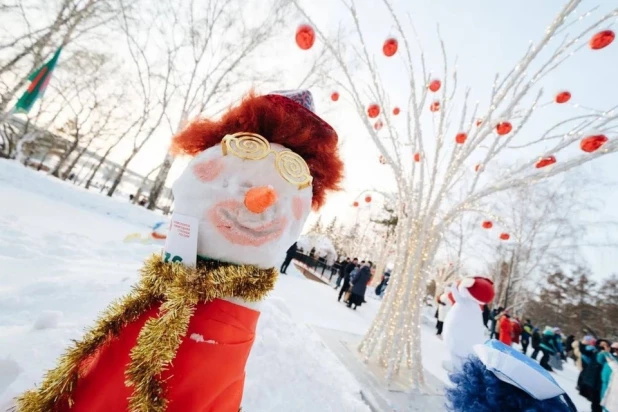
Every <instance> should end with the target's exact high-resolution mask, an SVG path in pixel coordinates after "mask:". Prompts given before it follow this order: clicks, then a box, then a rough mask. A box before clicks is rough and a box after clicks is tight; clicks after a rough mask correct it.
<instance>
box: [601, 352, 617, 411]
mask: <svg viewBox="0 0 618 412" xmlns="http://www.w3.org/2000/svg"><path fill="white" fill-rule="evenodd" d="M601 349H602V350H601V351H600V352H599V353H598V354H597V362H598V363H599V364H600V365H602V366H601V394H600V395H601V396H600V400H601V401H603V400H604V398H605V395H606V392H607V389H608V387H609V383H610V381H611V379H612V368H611V362H616V361H618V359H617V358H616V357H615V356H614V354H613V353H612V349H611V347H610V345H609V343H607V342H603V344H602V346H601ZM607 410H608V409H607V408H606V407H604V408H603V411H604V412H606V411H607ZM610 410H611V409H610ZM614 410H616V409H614Z"/></svg>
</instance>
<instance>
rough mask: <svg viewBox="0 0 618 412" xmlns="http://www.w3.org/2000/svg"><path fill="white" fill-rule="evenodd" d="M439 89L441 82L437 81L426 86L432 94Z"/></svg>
mask: <svg viewBox="0 0 618 412" xmlns="http://www.w3.org/2000/svg"><path fill="white" fill-rule="evenodd" d="M440 87H442V82H441V81H440V80H438V79H434V80H432V81H430V82H429V86H427V88H428V89H429V90H430V91H432V92H434V93H435V92H437V91H438V90H440Z"/></svg>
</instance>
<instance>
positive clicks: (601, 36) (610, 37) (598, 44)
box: [588, 30, 616, 50]
mask: <svg viewBox="0 0 618 412" xmlns="http://www.w3.org/2000/svg"><path fill="white" fill-rule="evenodd" d="M615 38H616V34H615V33H614V32H613V31H611V30H603V31H600V32H598V33H597V34H595V35H594V36H592V38H591V39H590V41H589V42H588V46H590V48H591V49H592V50H599V49H602V48H604V47H607V46H609V45H610V44H611V43H612V42H613V41H614V39H615Z"/></svg>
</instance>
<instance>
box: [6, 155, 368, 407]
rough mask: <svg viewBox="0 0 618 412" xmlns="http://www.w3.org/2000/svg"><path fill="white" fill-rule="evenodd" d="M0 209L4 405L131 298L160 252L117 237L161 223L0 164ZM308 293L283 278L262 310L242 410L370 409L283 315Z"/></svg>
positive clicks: (301, 326) (298, 325) (300, 326)
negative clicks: (117, 302)
mask: <svg viewBox="0 0 618 412" xmlns="http://www.w3.org/2000/svg"><path fill="white" fill-rule="evenodd" d="M0 211H1V212H0V405H1V404H3V403H5V402H6V401H8V400H9V399H10V398H12V397H13V396H14V395H16V394H19V393H20V392H21V391H23V390H25V389H28V388H31V387H33V386H34V385H35V384H36V383H37V382H38V381H39V380H40V379H41V377H42V375H43V373H44V371H45V370H47V369H49V368H51V367H53V366H54V365H55V363H56V358H57V357H58V356H59V355H60V354H61V353H62V352H63V350H64V348H66V347H67V346H68V345H69V343H70V340H71V339H77V338H79V337H80V336H81V335H82V333H83V331H84V328H86V327H88V326H89V325H91V324H92V321H93V320H94V318H95V317H96V315H97V314H98V313H99V312H100V311H101V310H103V309H104V308H105V307H106V306H107V305H108V304H109V303H110V302H111V301H112V300H113V299H114V298H117V297H119V296H121V295H123V294H125V293H126V292H128V290H129V287H130V285H131V284H133V283H134V282H136V280H137V270H138V268H139V267H140V265H141V262H142V261H143V259H144V258H145V257H147V256H148V255H150V254H151V253H153V252H156V251H158V250H159V249H160V245H148V244H142V243H124V242H123V239H124V237H125V236H126V235H128V234H130V233H133V232H143V233H148V231H149V227H151V226H152V225H154V224H155V223H156V222H158V221H160V220H162V217H161V216H159V215H157V214H154V213H152V212H149V211H147V210H145V209H143V208H140V207H137V206H133V205H130V204H128V203H124V202H123V201H121V200H120V201H119V200H116V199H110V198H107V197H104V196H101V195H99V194H95V193H91V192H87V191H85V190H81V189H79V188H76V187H75V186H73V185H72V184H69V183H64V182H61V181H58V180H57V179H51V178H48V177H47V176H45V175H43V174H39V173H36V172H34V171H31V170H26V169H24V168H23V167H22V166H21V165H19V164H15V163H12V162H8V161H0ZM312 286H314V282H310V281H307V280H305V279H300V278H298V277H296V278H293V277H284V278H283V279H281V281H280V282H279V284H278V285H277V288H278V289H282V292H279V290H278V291H277V293H275V294H273V296H272V297H270V298H269V299H268V301H267V302H266V303H265V305H264V307H263V312H262V316H261V318H260V322H259V326H258V337H257V338H256V342H255V346H254V349H253V351H252V353H251V358H250V360H249V363H248V366H247V380H246V387H245V396H244V400H243V407H244V408H245V409H246V410H247V411H264V412H267V411H286V410H294V411H316V410H319V411H359V412H361V411H369V407H368V406H366V405H365V404H364V403H363V402H362V400H361V397H360V388H359V386H358V383H357V382H356V380H355V379H354V377H353V376H352V375H351V374H350V373H349V372H348V371H347V369H346V368H345V367H344V366H343V365H342V364H341V363H340V361H339V360H338V359H337V358H336V357H335V356H334V355H333V354H332V353H331V352H330V351H329V350H328V349H327V348H326V347H325V345H324V344H323V343H322V341H321V340H320V338H319V336H318V335H317V334H316V333H315V332H314V331H313V330H312V329H311V327H310V326H308V325H306V324H305V323H304V322H301V321H299V320H298V319H295V318H294V316H293V314H292V313H296V311H294V312H290V310H289V309H288V308H289V307H295V306H297V305H298V302H295V301H294V299H295V298H296V294H299V295H302V293H303V288H305V287H308V288H309V289H310V288H311V287H312ZM288 291H290V293H292V294H293V295H292V296H291V297H288V296H286V293H287V292H288ZM290 303H291V304H290Z"/></svg>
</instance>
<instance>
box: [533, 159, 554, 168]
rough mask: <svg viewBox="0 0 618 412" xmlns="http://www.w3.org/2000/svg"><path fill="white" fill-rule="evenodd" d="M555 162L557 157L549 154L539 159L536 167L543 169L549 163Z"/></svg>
mask: <svg viewBox="0 0 618 412" xmlns="http://www.w3.org/2000/svg"><path fill="white" fill-rule="evenodd" d="M554 163H556V158H555V157H554V156H548V157H544V158H542V159H541V160H539V161H538V162H536V165H535V167H536V168H537V169H541V168H543V167H547V166H549V165H553V164H554Z"/></svg>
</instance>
